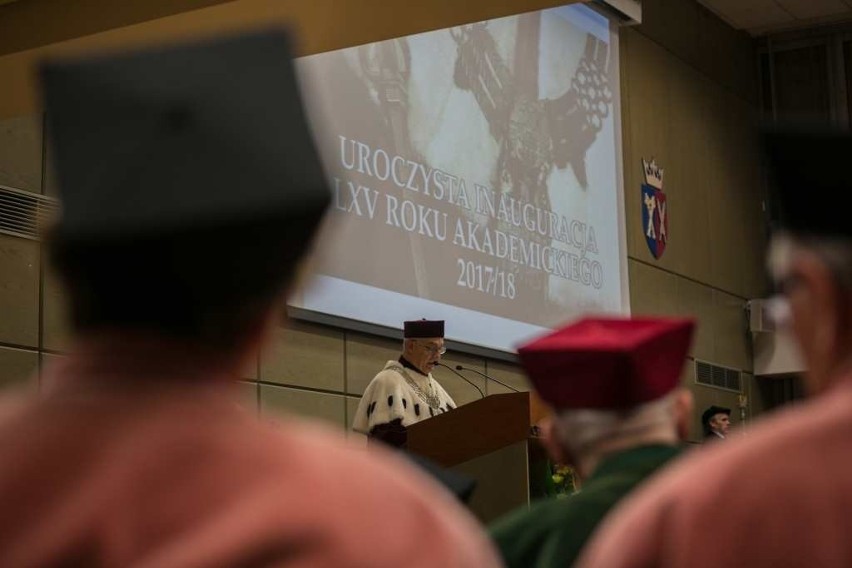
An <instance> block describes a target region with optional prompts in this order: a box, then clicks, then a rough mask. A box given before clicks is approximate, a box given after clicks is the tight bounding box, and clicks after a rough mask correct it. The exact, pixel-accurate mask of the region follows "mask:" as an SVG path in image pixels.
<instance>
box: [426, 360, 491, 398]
mask: <svg viewBox="0 0 852 568" xmlns="http://www.w3.org/2000/svg"><path fill="white" fill-rule="evenodd" d="M435 365H436V366H438V367H443V368H445V369H449V370H450V371H452V372H453V373H455V374H456V375H458V376H459V378H461V380H463V381H464V382H466V383H467V384H469V385H470V386H472V387H473V388H475V389H476V390H477V391H479V396H481V397H482V398H485V393H484V392H482V389H481V388H479V387H478V386H476V385H475V384H474V383H473V382H472V381H470V380H468V379H467V378H466V377H465V376H464V375H462V374H461V373H459V372H458V371H456V370H455V369H453V368H452V367H450V366H449V365H444V364H443V363H435Z"/></svg>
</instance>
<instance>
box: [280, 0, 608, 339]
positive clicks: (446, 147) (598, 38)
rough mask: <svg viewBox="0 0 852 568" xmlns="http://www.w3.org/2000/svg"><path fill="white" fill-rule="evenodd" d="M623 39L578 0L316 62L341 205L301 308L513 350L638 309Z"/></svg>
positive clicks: (322, 122) (311, 101)
mask: <svg viewBox="0 0 852 568" xmlns="http://www.w3.org/2000/svg"><path fill="white" fill-rule="evenodd" d="M612 34H613V32H612V31H611V30H610V27H609V24H608V22H607V21H606V20H605V19H604V18H603V17H601V16H599V15H597V14H595V13H593V12H591V11H590V10H588V9H587V8H585V7H582V6H569V7H565V8H557V9H553V10H547V11H542V12H534V13H528V14H522V15H518V16H513V17H508V18H501V19H498V20H491V21H488V22H480V23H475V24H471V25H465V26H459V27H456V28H451V29H446V30H439V31H435V32H429V33H425V34H420V35H416V36H411V37H407V38H399V39H394V40H388V41H383V42H379V43H375V44H370V45H365V46H359V47H355V48H350V49H346V50H341V51H337V52H331V53H325V54H320V55H316V56H311V57H307V58H303V59H301V60H299V71H300V74H301V77H302V82H303V90H304V98H305V102H306V105H307V106H308V112H309V115H310V117H311V122H312V125H313V128H314V134H315V137H316V141H317V145H318V147H319V148H320V151H321V153H322V155H323V160H324V162H325V164H326V167H327V170H328V172H329V179H330V181H331V184H332V188H333V201H332V209H331V212H330V215H329V218H328V222H327V226H326V230H325V232H324V234H323V236H322V237H321V240H320V242H319V246H318V258H316V259H315V261H316V262H315V266H316V279H315V282H314V283H313V285H312V286H311V288H309V289H308V290H307V291H306V292H305V293H304V295H303V296H302V297H301V298H299V299H297V300H296V302H295V303H296V305H298V306H299V307H303V308H305V309H308V310H312V311H317V312H322V313H329V314H331V315H338V316H342V317H346V318H350V319H358V320H363V321H367V322H371V323H376V324H379V325H386V326H391V327H395V326H399V325H400V323H401V322H402V320H404V319H411V318H415V317H421V316H422V317H441V318H444V319H447V320H449V321H456V322H457V325H455V326H454V325H453V324H452V323H448V326H447V333H448V337H450V338H451V339H456V340H459V341H462V342H465V343H471V344H475V345H482V346H485V347H492V348H495V349H503V350H510V349H511V348H512V345H513V344H514V343H515V342H516V341H518V340H520V339H523V338H524V337H526V336H529V335H532V334H534V333H536V332H539V331H541V330H543V329H546V328H549V327H551V326H553V325H556V324H558V323H560V322H563V321H565V320H566V319H569V318H571V317H573V316H576V315H579V314H581V313H585V312H602V311H607V312H619V311H623V310H624V309H625V306H623V305H622V304H623V290H622V265H623V258H622V250H621V242H620V236H619V235H620V233H619V227H620V226H621V223H622V220H621V219H620V218H619V207H618V199H619V192H618V167H617V163H618V162H617V161H618V160H619V159H620V157H619V156H618V155H617V154H618V152H617V142H616V140H617V128H618V124H617V122H618V121H617V119H616V116H617V106H616V105H617V93H616V92H615V91H616V85H617V84H614V78H615V77H617V73H618V63H617V50H616V49H614V48H613V45H614V44H613V42H612V41H611V40H612V39H613V35H612ZM454 327H455V330H456V333H454V332H453V330H454ZM488 327H497V328H499V329H496V330H495V329H488V330H483V329H482V328H488ZM501 330H502V331H501Z"/></svg>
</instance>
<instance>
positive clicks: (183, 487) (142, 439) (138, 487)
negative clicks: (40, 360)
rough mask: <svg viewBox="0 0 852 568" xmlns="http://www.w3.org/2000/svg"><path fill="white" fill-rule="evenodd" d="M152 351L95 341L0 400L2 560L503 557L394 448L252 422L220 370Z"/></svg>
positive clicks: (422, 561) (279, 561) (460, 560)
mask: <svg viewBox="0 0 852 568" xmlns="http://www.w3.org/2000/svg"><path fill="white" fill-rule="evenodd" d="M119 339H120V338H119ZM145 353H147V354H148V355H147V356H146V355H145ZM150 354H151V350H150V349H138V350H136V351H135V352H134V349H133V348H129V347H122V346H121V341H119V340H116V341H112V342H109V341H107V342H101V344H97V343H96V344H94V345H88V346H87V347H86V348H85V349H82V350H81V352H80V353H78V354H77V355H74V356H72V357H71V358H69V359H67V360H65V361H63V362H61V363H59V364H58V365H56V366H55V368H54V369H53V370H52V371H51V372H50V373H49V376H48V377H47V379H46V383H47V385H49V386H48V389H49V390H50V393H49V394H48V395H47V396H45V397H43V398H42V399H40V400H24V401H20V402H16V401H12V400H8V399H5V400H2V401H0V402H2V404H0V503H2V508H0V566H2V567H6V566H14V567H22V568H23V567H29V566H33V567H35V566H38V567H42V566H54V565H60V564H61V565H63V566H66V565H73V566H121V567H158V566H163V567H182V566H294V567H300V568H301V567H315V566H316V567H320V566H322V567H326V566H327V567H339V566H375V567H382V566H386V567H393V568H399V567H400V566H406V567H408V566H421V567H424V568H425V567H429V568H432V567H437V566H442V567H444V566H457V567H472V566H497V565H499V561H498V560H497V557H496V556H495V552H494V551H493V548H492V546H491V545H490V543H489V542H488V540H487V537H486V536H485V535H484V533H483V532H482V530H480V528H479V527H478V526H477V524H476V522H475V521H474V520H473V518H472V517H471V516H470V515H469V514H468V513H466V512H465V511H464V510H463V509H462V508H461V507H460V506H459V505H458V504H457V503H456V501H455V500H454V499H453V498H452V497H451V496H450V495H449V494H447V493H445V492H444V491H443V490H441V489H439V488H438V487H437V486H436V485H435V484H433V483H432V482H431V481H430V480H428V479H426V478H425V477H424V475H423V474H421V473H420V472H419V471H415V470H414V469H413V468H412V467H411V466H409V465H408V464H406V463H403V462H402V461H401V460H400V459H399V458H397V457H395V456H392V455H390V453H389V452H387V453H386V452H384V451H382V450H379V449H376V450H371V451H369V452H368V451H367V450H363V449H354V448H352V447H350V446H347V445H346V444H345V443H344V441H343V440H342V437H341V435H339V434H336V433H333V432H331V431H326V430H325V429H324V428H322V427H319V426H315V425H309V424H307V423H303V422H302V421H296V420H292V419H291V420H287V421H285V422H283V423H282V424H280V425H279V426H278V427H271V426H269V425H264V424H261V423H259V422H258V421H257V420H256V419H254V417H253V416H251V415H250V414H249V413H246V412H245V411H243V410H241V409H239V408H238V407H237V405H236V403H235V400H236V399H235V392H234V386H233V384H232V383H230V381H228V380H227V379H226V378H224V377H211V376H210V375H209V374H205V376H199V374H198V372H197V371H196V372H193V371H190V370H188V369H189V365H188V364H186V363H188V362H187V361H184V362H178V361H176V360H177V359H180V357H175V358H174V359H176V360H173V361H169V362H164V361H163V359H169V357H164V358H157V357H153V358H152V357H150ZM155 371H156V372H155ZM164 371H165V372H164ZM164 379H168V380H164Z"/></svg>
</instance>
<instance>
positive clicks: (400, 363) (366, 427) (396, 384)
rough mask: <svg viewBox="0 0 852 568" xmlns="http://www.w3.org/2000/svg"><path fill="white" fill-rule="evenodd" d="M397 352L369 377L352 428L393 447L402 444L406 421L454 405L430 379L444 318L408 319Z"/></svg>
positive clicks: (441, 343)
mask: <svg viewBox="0 0 852 568" xmlns="http://www.w3.org/2000/svg"><path fill="white" fill-rule="evenodd" d="M403 335H404V340H403V347H402V349H403V350H402V355H401V356H400V357H399V359H398V360H397V361H388V362H387V363H386V364H385V366H384V368H383V369H382V370H381V371H380V372H379V373H378V374H377V375H376V376H375V377H374V378H373V380H372V381H370V384H369V385H367V389H366V390H365V391H364V395H363V396H362V397H361V402H360V403H359V404H358V410H357V411H356V412H355V420H354V421H353V424H352V429H353V430H355V431H356V432H360V433H362V434H366V435H367V436H369V437H370V438H371V439H373V440H380V441H382V442H384V443H385V444H387V445H390V446H393V447H396V448H405V447H406V443H407V441H408V432H407V428H408V426H411V425H412V424H416V423H417V422H420V421H421V420H426V419H427V418H431V417H433V416H437V415H438V414H441V413H444V412H447V411H449V410H453V409H454V408H455V407H456V403H455V402H454V401H453V399H452V398H451V397H450V395H449V394H448V393H447V391H445V390H444V388H443V387H442V386H441V385H440V384H438V381H436V380H435V379H434V378H432V369H434V368H435V365H437V364H438V363H440V361H441V355H443V354H444V353H445V352H446V348H445V347H444V322H443V321H441V320H434V321H430V320H425V319H423V320H415V321H407V322H405V324H404V330H403Z"/></svg>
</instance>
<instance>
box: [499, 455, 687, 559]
mask: <svg viewBox="0 0 852 568" xmlns="http://www.w3.org/2000/svg"><path fill="white" fill-rule="evenodd" d="M679 451H680V450H679V449H678V448H675V447H673V446H662V445H657V446H643V447H639V448H633V449H630V450H626V451H623V452H619V453H616V454H613V455H611V456H609V457H608V458H606V459H605V460H604V461H602V462H601V463H600V465H599V466H598V467H597V469H595V471H594V474H593V475H592V476H591V477H589V479H587V480H586V481H585V482H584V483H583V487H582V489H581V490H580V491H579V492H577V493H575V494H574V495H571V496H570V497H567V498H565V499H548V500H542V501H538V502H536V503H533V504H532V505H531V506H530V508H529V509H528V510H527V509H523V510H520V511H515V512H514V513H510V514H509V515H507V516H505V517H503V518H501V519H498V520H497V521H496V522H495V523H494V524H493V525H492V526H491V527H490V530H491V536H492V537H493V538H494V540H495V542H496V543H497V546H498V548H499V549H500V552H501V553H502V555H503V559H504V561H505V562H506V565H507V566H508V567H509V568H513V567H518V568H520V567H524V568H545V567H552V566H571V564H572V563H573V562H574V561H575V560H576V559H577V556H578V555H579V553H580V550H581V549H582V548H583V545H584V544H585V543H586V540H587V539H588V538H589V537H590V536H591V535H592V532H593V531H594V530H595V527H597V525H598V523H600V522H601V521H602V520H603V518H604V516H605V515H606V513H607V512H608V511H609V510H610V509H611V508H612V507H613V506H614V505H615V504H616V503H618V501H620V500H621V498H622V497H624V496H625V495H627V494H628V493H629V492H630V491H632V490H633V488H634V487H636V486H637V485H638V484H639V483H640V482H641V481H642V480H643V479H645V478H646V477H648V476H650V475H651V474H652V473H653V472H654V471H655V470H656V469H657V468H659V467H660V466H662V465H663V464H665V463H666V462H667V461H669V460H670V459H672V458H673V457H675V456H676V455H677V454H678V453H679Z"/></svg>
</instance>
